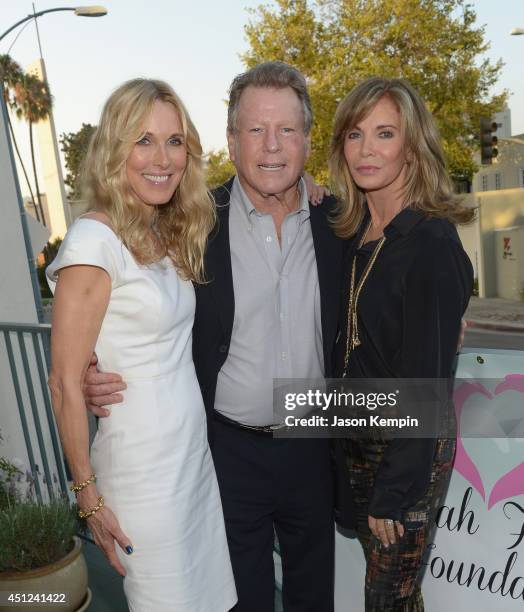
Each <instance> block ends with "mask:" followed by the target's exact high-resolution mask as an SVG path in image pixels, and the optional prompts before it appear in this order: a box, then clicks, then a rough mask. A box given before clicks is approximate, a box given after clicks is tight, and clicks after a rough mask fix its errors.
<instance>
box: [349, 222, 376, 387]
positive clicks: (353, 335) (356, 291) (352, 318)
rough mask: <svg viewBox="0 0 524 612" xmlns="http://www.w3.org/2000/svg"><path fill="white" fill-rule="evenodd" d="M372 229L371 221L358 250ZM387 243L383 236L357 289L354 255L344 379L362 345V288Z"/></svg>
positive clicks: (354, 256) (355, 255)
mask: <svg viewBox="0 0 524 612" xmlns="http://www.w3.org/2000/svg"><path fill="white" fill-rule="evenodd" d="M370 227H371V220H370V222H369V225H368V226H367V228H366V231H365V232H364V233H363V235H362V238H361V239H360V240H359V243H358V246H357V250H358V249H360V248H361V247H362V245H363V244H364V240H365V239H366V236H367V233H368V232H369V228H370ZM384 242H386V237H385V236H382V238H381V239H380V240H379V241H378V244H377V246H376V247H375V248H374V249H373V253H372V255H371V257H370V258H369V261H368V263H367V264H366V267H365V268H364V271H363V272H362V276H361V277H360V280H359V281H358V283H357V286H356V288H355V277H356V271H357V254H356V252H355V254H354V255H353V262H352V264H351V281H350V285H349V300H348V316H347V336H346V354H345V355H344V370H343V372H342V378H345V377H346V376H347V369H348V363H349V356H350V354H351V351H353V349H355V347H357V346H359V345H360V338H359V335H358V317H357V306H358V298H359V297H360V292H361V291H362V287H363V286H364V283H365V282H366V280H367V278H368V276H369V273H370V272H371V268H373V265H374V264H375V261H376V259H377V257H378V254H379V253H380V249H381V248H382V246H383V245H384Z"/></svg>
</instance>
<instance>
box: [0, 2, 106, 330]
mask: <svg viewBox="0 0 524 612" xmlns="http://www.w3.org/2000/svg"><path fill="white" fill-rule="evenodd" d="M58 11H71V12H74V13H75V15H77V16H79V17H102V16H104V15H106V14H107V10H106V9H105V8H104V7H103V6H80V7H58V8H50V9H44V10H42V11H38V12H35V13H32V14H30V15H27V16H26V17H24V18H23V19H20V21H17V22H16V23H15V24H14V25H12V26H11V27H10V28H8V29H7V30H6V31H5V32H3V33H2V34H0V41H2V40H3V39H4V38H5V37H6V36H7V35H8V34H9V33H10V32H12V31H13V30H14V29H15V28H17V27H18V26H19V25H21V24H22V23H25V22H26V21H29V20H30V19H35V20H36V19H37V18H38V17H41V16H42V15H45V14H46V13H56V12H58ZM7 113H8V110H7V105H6V102H5V99H4V84H3V80H2V81H1V82H0V131H1V132H3V133H1V134H0V146H2V147H3V148H4V151H3V152H2V151H0V158H4V156H5V158H6V159H7V162H8V163H6V164H4V168H3V176H2V178H3V181H2V185H0V191H1V193H0V195H1V196H2V197H1V198H0V200H4V202H5V203H6V205H9V200H11V199H12V196H13V194H16V199H17V200H18V209H19V214H20V222H21V226H22V235H23V238H24V245H25V252H26V256H27V262H28V266H29V274H30V279H31V286H32V290H33V297H34V303H35V309H36V314H37V318H38V321H39V322H40V323H41V322H42V321H43V312H42V300H41V298H40V285H39V282H38V277H37V273H36V265H35V258H34V255H33V249H32V246H31V239H30V235H29V227H28V224H27V218H26V212H25V208H24V204H23V201H22V195H21V191H20V185H19V182H18V176H17V172H16V163H15V158H14V155H13V148H12V144H11V137H10V134H9V130H8V129H7V117H8V115H7ZM6 179H7V180H6ZM6 195H7V197H6ZM6 265H7V264H6ZM4 289H6V292H5V294H6V295H8V293H9V288H8V287H4Z"/></svg>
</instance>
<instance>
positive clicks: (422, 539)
mask: <svg viewBox="0 0 524 612" xmlns="http://www.w3.org/2000/svg"><path fill="white" fill-rule="evenodd" d="M386 445H387V443H383V442H375V441H368V440H346V441H345V450H346V461H347V468H348V470H349V476H350V480H351V486H352V489H353V495H354V499H355V502H356V506H357V512H358V516H357V534H358V538H359V541H360V543H361V545H362V548H363V549H364V554H365V556H366V584H365V597H366V612H423V610H424V601H423V598H422V591H421V589H420V581H421V579H422V571H421V569H422V568H423V565H422V560H423V557H424V554H425V552H426V548H427V545H428V544H429V543H430V540H431V538H432V534H433V531H434V527H435V523H434V520H435V515H436V512H437V510H438V508H439V507H440V505H441V503H442V501H443V498H444V496H445V493H446V490H447V486H448V484H449V479H450V477H451V470H452V467H453V457H454V454H455V447H456V442H455V440H453V439H439V440H438V442H437V446H436V450H435V455H434V459H433V464H432V473H431V480H430V484H429V487H428V490H427V492H426V494H425V495H424V497H422V499H420V500H419V501H418V502H417V503H416V504H415V505H414V506H413V507H411V508H409V510H408V511H407V512H406V514H405V519H404V523H403V524H404V529H405V532H404V536H403V537H402V538H400V540H399V541H398V542H397V543H396V544H393V545H390V546H389V547H388V548H385V547H384V546H383V545H382V544H381V542H380V540H378V539H377V538H376V537H375V536H373V534H372V533H371V531H370V529H369V526H368V501H369V492H370V491H371V490H372V487H373V483H374V475H375V473H376V470H377V468H378V465H379V463H380V460H381V458H382V456H383V454H384V451H385V449H386Z"/></svg>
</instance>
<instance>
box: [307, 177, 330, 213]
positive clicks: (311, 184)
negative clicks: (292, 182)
mask: <svg viewBox="0 0 524 612" xmlns="http://www.w3.org/2000/svg"><path fill="white" fill-rule="evenodd" d="M302 178H303V179H304V182H305V184H306V191H307V199H308V200H309V201H310V202H311V204H313V206H318V205H319V204H320V203H321V202H322V200H323V199H324V198H325V197H326V196H328V195H331V194H330V191H329V189H327V187H324V186H323V185H318V184H317V183H315V179H314V178H313V177H312V176H311V174H309V173H308V172H304V174H303V176H302Z"/></svg>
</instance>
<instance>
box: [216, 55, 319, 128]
mask: <svg viewBox="0 0 524 612" xmlns="http://www.w3.org/2000/svg"><path fill="white" fill-rule="evenodd" d="M250 86H251V87H266V88H274V89H285V88H286V87H291V89H292V90H293V91H294V92H295V93H296V94H297V97H298V99H299V100H300V102H301V104H302V109H303V111H304V132H305V133H306V135H307V134H309V132H310V131H311V125H312V123H313V111H312V109H311V99H310V97H309V93H308V90H307V84H306V79H305V78H304V76H303V75H302V74H301V73H300V72H299V71H298V70H297V69H296V68H293V66H290V65H289V64H285V63H284V62H263V63H262V64H257V65H256V66H254V67H253V68H251V69H250V70H248V71H247V72H243V73H242V74H239V75H238V76H236V77H235V78H234V79H233V82H232V83H231V87H230V88H229V105H228V109H227V129H228V130H229V131H230V132H234V131H235V129H236V123H237V114H238V105H239V103H240V97H241V96H242V92H243V91H244V89H246V87H250Z"/></svg>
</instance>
